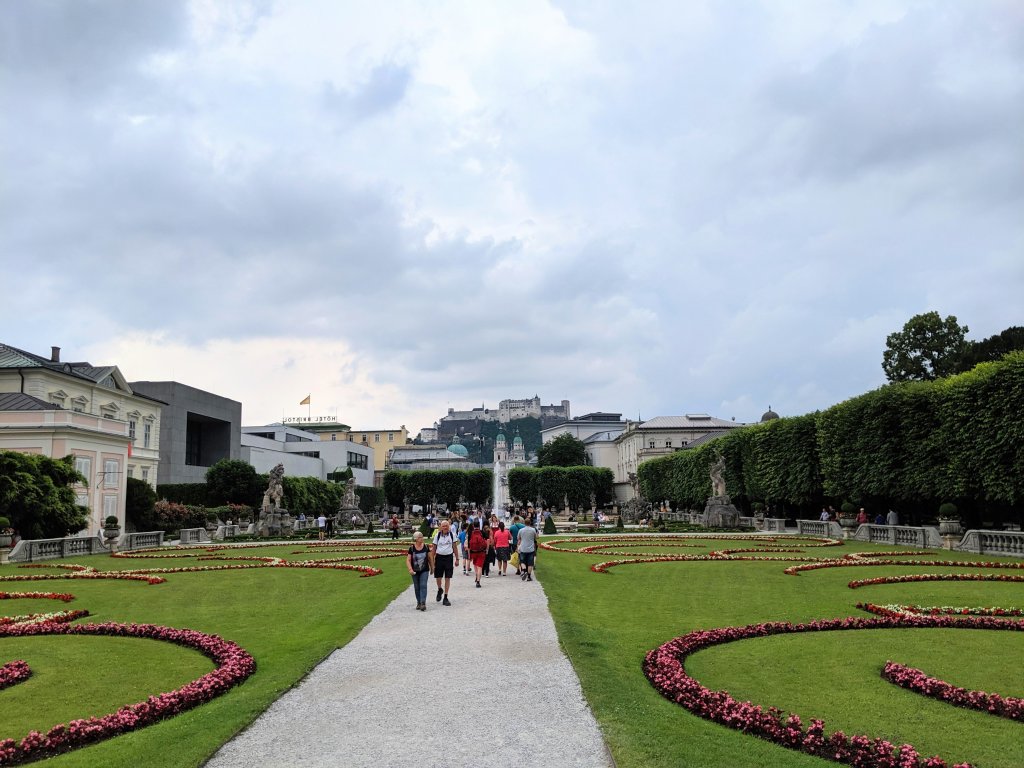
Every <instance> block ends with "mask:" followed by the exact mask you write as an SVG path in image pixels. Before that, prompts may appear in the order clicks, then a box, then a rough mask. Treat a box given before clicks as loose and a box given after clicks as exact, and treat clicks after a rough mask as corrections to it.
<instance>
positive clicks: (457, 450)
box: [448, 435, 469, 457]
mask: <svg viewBox="0 0 1024 768" xmlns="http://www.w3.org/2000/svg"><path fill="white" fill-rule="evenodd" d="M448 450H449V451H451V452H452V453H454V454H455V455H456V456H462V457H466V456H469V451H467V450H466V446H464V445H463V444H462V443H461V442H460V441H459V436H458V435H455V436H454V437H453V438H452V444H451V445H449V446H448Z"/></svg>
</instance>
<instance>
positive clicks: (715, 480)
mask: <svg viewBox="0 0 1024 768" xmlns="http://www.w3.org/2000/svg"><path fill="white" fill-rule="evenodd" d="M724 472H725V457H724V456H722V454H718V460H717V461H716V462H715V463H714V464H712V465H711V495H712V496H727V495H728V494H727V493H726V492H725V478H724V477H723V473H724Z"/></svg>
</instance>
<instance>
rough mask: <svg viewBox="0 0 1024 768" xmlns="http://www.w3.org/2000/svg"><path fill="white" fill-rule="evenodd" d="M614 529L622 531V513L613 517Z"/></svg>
mask: <svg viewBox="0 0 1024 768" xmlns="http://www.w3.org/2000/svg"><path fill="white" fill-rule="evenodd" d="M615 529H616V530H619V531H623V530H625V529H626V526H625V525H623V524H622V515H619V516H618V517H617V518H616V519H615Z"/></svg>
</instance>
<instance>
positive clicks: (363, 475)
mask: <svg viewBox="0 0 1024 768" xmlns="http://www.w3.org/2000/svg"><path fill="white" fill-rule="evenodd" d="M241 459H242V461H245V462H248V463H249V464H252V466H253V467H254V468H255V469H256V471H257V472H258V473H261V474H262V473H266V472H269V471H270V470H271V469H273V468H274V467H275V466H277V465H278V464H283V465H284V473H285V475H289V476H291V477H316V478H319V479H320V480H327V476H328V475H329V474H331V473H333V472H336V471H342V470H344V469H345V468H346V467H348V468H351V469H352V475H353V477H355V480H356V484H357V485H362V486H367V487H369V486H372V485H373V448H371V447H369V446H366V445H363V444H361V443H354V442H351V441H349V440H321V439H320V436H319V435H317V434H316V433H314V432H306V431H305V430H302V429H297V428H295V427H288V426H284V425H283V424H270V425H268V426H265V427H242V451H241Z"/></svg>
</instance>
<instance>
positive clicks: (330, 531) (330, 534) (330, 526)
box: [326, 515, 334, 539]
mask: <svg viewBox="0 0 1024 768" xmlns="http://www.w3.org/2000/svg"><path fill="white" fill-rule="evenodd" d="M326 533H327V538H328V539H333V538H334V515H328V516H327V528H326Z"/></svg>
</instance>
